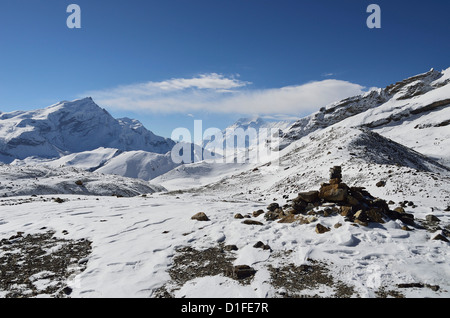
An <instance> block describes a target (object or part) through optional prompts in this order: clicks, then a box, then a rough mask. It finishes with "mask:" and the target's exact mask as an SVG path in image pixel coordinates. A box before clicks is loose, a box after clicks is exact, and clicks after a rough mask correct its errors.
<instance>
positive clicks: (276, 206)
mask: <svg viewBox="0 0 450 318" xmlns="http://www.w3.org/2000/svg"><path fill="white" fill-rule="evenodd" d="M279 207H280V205H279V204H278V203H276V202H274V203H271V204H269V206H268V207H267V210H269V211H275V210H276V209H278V208H279Z"/></svg>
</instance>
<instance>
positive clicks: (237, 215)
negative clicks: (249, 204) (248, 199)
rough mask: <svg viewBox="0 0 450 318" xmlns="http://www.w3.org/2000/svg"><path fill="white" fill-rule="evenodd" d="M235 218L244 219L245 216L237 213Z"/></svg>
mask: <svg viewBox="0 0 450 318" xmlns="http://www.w3.org/2000/svg"><path fill="white" fill-rule="evenodd" d="M234 218H235V219H243V218H244V216H243V215H242V214H240V213H236V214H235V215H234Z"/></svg>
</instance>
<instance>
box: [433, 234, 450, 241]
mask: <svg viewBox="0 0 450 318" xmlns="http://www.w3.org/2000/svg"><path fill="white" fill-rule="evenodd" d="M432 240H438V241H444V242H449V240H448V239H447V238H446V237H445V236H444V235H442V234H437V235H436V236H435V237H433V238H432Z"/></svg>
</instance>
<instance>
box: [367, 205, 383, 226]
mask: <svg viewBox="0 0 450 318" xmlns="http://www.w3.org/2000/svg"><path fill="white" fill-rule="evenodd" d="M366 215H367V218H368V220H369V221H370V222H376V223H384V220H383V216H384V213H383V210H382V209H381V208H378V207H373V208H369V210H367V211H366Z"/></svg>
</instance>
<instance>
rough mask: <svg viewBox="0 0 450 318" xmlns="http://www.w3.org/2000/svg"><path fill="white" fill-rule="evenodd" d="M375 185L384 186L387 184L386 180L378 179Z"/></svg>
mask: <svg viewBox="0 0 450 318" xmlns="http://www.w3.org/2000/svg"><path fill="white" fill-rule="evenodd" d="M375 185H376V186H377V187H379V188H381V187H384V186H385V185H386V181H384V180H381V181H378V182H377V183H376V184H375Z"/></svg>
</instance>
